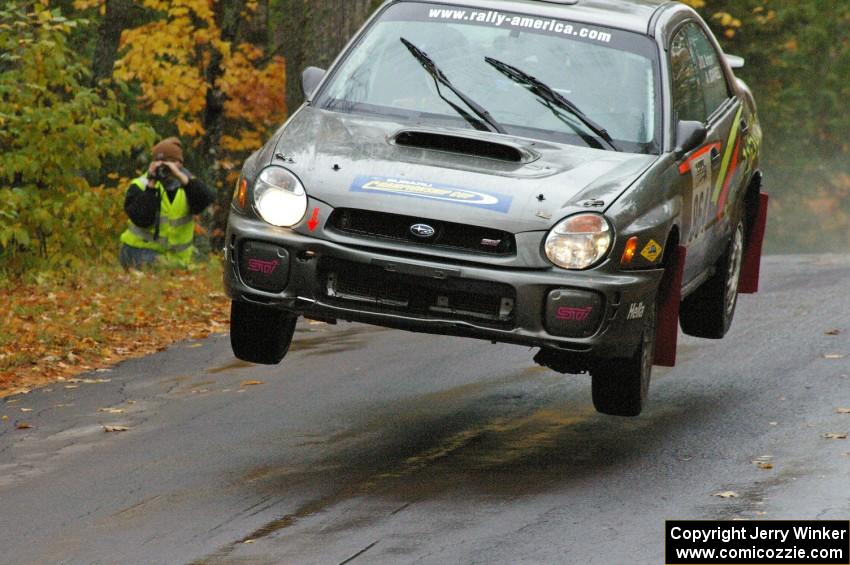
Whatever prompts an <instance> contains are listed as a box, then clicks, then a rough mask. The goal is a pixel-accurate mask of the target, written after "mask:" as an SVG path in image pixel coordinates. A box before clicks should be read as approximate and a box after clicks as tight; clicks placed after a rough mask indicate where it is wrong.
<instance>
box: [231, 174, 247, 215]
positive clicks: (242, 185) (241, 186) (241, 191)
mask: <svg viewBox="0 0 850 565" xmlns="http://www.w3.org/2000/svg"><path fill="white" fill-rule="evenodd" d="M233 200H234V201H235V202H236V205H237V206H238V207H239V209H240V210H244V209H245V208H246V207H247V206H248V181H247V180H246V179H245V177H241V176H240V177H239V183H238V184H237V185H236V194H235V195H234V198H233Z"/></svg>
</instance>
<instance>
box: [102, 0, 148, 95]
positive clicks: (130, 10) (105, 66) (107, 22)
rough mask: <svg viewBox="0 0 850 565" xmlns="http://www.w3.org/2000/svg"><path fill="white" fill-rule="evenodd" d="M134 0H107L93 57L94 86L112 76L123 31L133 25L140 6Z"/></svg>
mask: <svg viewBox="0 0 850 565" xmlns="http://www.w3.org/2000/svg"><path fill="white" fill-rule="evenodd" d="M134 4H135V3H134V2H133V0H106V14H105V15H104V17H103V18H102V19H101V20H100V25H99V26H98V28H97V44H96V45H95V49H94V56H93V57H92V86H95V85H97V83H98V82H99V81H100V80H102V79H105V78H111V77H112V69H113V67H114V66H115V59H117V58H118V44H119V42H120V41H121V32H122V31H124V30H125V29H126V28H128V27H130V26H132V25H133V18H134V16H136V15H138V12H139V8H138V7H135V6H134Z"/></svg>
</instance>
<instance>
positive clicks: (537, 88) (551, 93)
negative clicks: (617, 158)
mask: <svg viewBox="0 0 850 565" xmlns="http://www.w3.org/2000/svg"><path fill="white" fill-rule="evenodd" d="M484 60H485V61H486V62H487V63H488V64H490V65H492V66H493V67H495V69H496V70H497V71H499V72H500V73H502V74H503V75H505V76H506V77H508V78H509V79H511V80H512V81H514V82H517V83H520V84H525V85H526V86H528V87H529V90H530V91H531V92H532V93H533V94H535V95H537V96H539V97H540V98H541V99H542V100H543V101H544V102H548V103H549V104H554V105H555V106H557V107H559V108H561V109H563V110H567V111H568V112H569V113H570V114H572V115H573V116H575V117H576V118H578V120H579V121H580V122H581V123H583V124H584V125H585V126H587V128H588V129H589V130H590V131H592V132H593V133H595V134H596V135H598V136H599V137H600V138H601V139H602V140H603V141H605V142H606V143H607V144H608V145H610V146H611V149H613V150H614V151H619V149H618V148H617V146H616V145H614V140H613V139H612V138H611V135H610V134H609V133H608V131H607V130H606V129H605V128H603V127H602V126H600V125H599V124H597V123H596V122H594V121H593V120H591V119H590V118H589V117H588V116H587V115H586V114H585V113H584V112H582V111H581V110H579V108H578V106H576V105H575V104H573V103H572V102H570V100H569V99H568V98H567V97H565V96H564V95H563V94H561V93H560V92H558V91H557V90H555V89H554V88H552V87H551V86H549V85H548V84H546V83H545V82H543V81H541V80H539V79H537V78H535V77H533V76H531V75H530V74H528V73H526V72H524V71H521V70H519V69H518V68H516V67H514V66H512V65H509V64H507V63H503V62H502V61H499V60H498V59H494V58H492V57H484Z"/></svg>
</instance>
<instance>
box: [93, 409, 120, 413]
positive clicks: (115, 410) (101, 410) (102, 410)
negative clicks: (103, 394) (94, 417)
mask: <svg viewBox="0 0 850 565" xmlns="http://www.w3.org/2000/svg"><path fill="white" fill-rule="evenodd" d="M97 411H98V412H106V413H107V414H123V413H124V409H123V408H98V409H97Z"/></svg>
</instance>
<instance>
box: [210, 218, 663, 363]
mask: <svg viewBox="0 0 850 565" xmlns="http://www.w3.org/2000/svg"><path fill="white" fill-rule="evenodd" d="M376 246H377V247H376ZM270 249H275V250H276V253H275V255H274V256H273V257H271V256H269V254H268V251H269V250H270ZM264 253H265V254H264ZM225 259H226V265H225V269H224V283H225V289H226V292H227V294H228V296H229V297H230V298H231V299H233V300H242V301H248V302H254V303H258V304H263V305H266V306H269V307H274V308H280V309H283V310H287V311H290V312H293V313H296V314H299V315H303V316H306V317H309V318H313V319H318V320H326V321H332V320H337V319H341V320H347V321H352V322H363V323H368V324H374V325H380V326H386V327H392V328H398V329H404V330H409V331H417V332H426V333H434V334H443V335H455V336H463V337H473V338H479V339H487V340H492V341H494V342H504V343H514V344H519V345H527V346H531V347H548V348H552V349H558V350H562V351H566V352H573V353H576V354H580V355H590V356H593V357H602V358H611V357H628V356H630V355H632V354H633V353H634V351H635V349H636V347H637V345H638V343H639V340H640V335H641V331H642V329H643V314H644V311H645V308H648V307H649V306H650V305H651V304H653V303H654V300H655V293H656V290H657V288H658V284H659V282H660V280H661V276H662V274H663V271H661V270H650V271H634V272H617V273H615V274H611V273H604V272H600V269H595V270H593V271H586V272H568V271H562V270H559V269H556V268H554V267H552V268H547V269H517V268H506V267H502V266H493V265H485V264H481V263H476V262H466V261H456V260H446V261H438V260H435V259H434V258H433V257H422V256H415V255H412V254H410V253H406V254H400V253H397V252H396V251H395V250H387V249H382V248H381V247H380V243H379V242H372V241H368V240H364V242H363V245H348V244H340V243H336V242H332V241H328V240H325V239H319V238H316V237H311V236H308V235H304V234H303V233H298V232H296V231H293V230H284V229H279V228H271V227H270V226H268V224H266V223H264V222H262V221H259V220H256V219H253V218H248V217H245V216H241V215H238V214H231V217H230V221H229V223H228V230H227V236H226V247H225ZM603 267H604V266H603ZM279 268H280V269H285V270H278V269H279ZM272 270H273V272H265V273H264V271H272ZM376 275H377V276H376ZM264 277H266V278H268V277H274V279H272V278H269V279H268V281H269V284H265V283H264ZM281 277H283V278H281ZM343 283H345V284H343ZM358 283H359V284H358ZM378 287H380V288H378ZM367 295H369V296H367ZM572 326H575V327H572Z"/></svg>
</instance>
